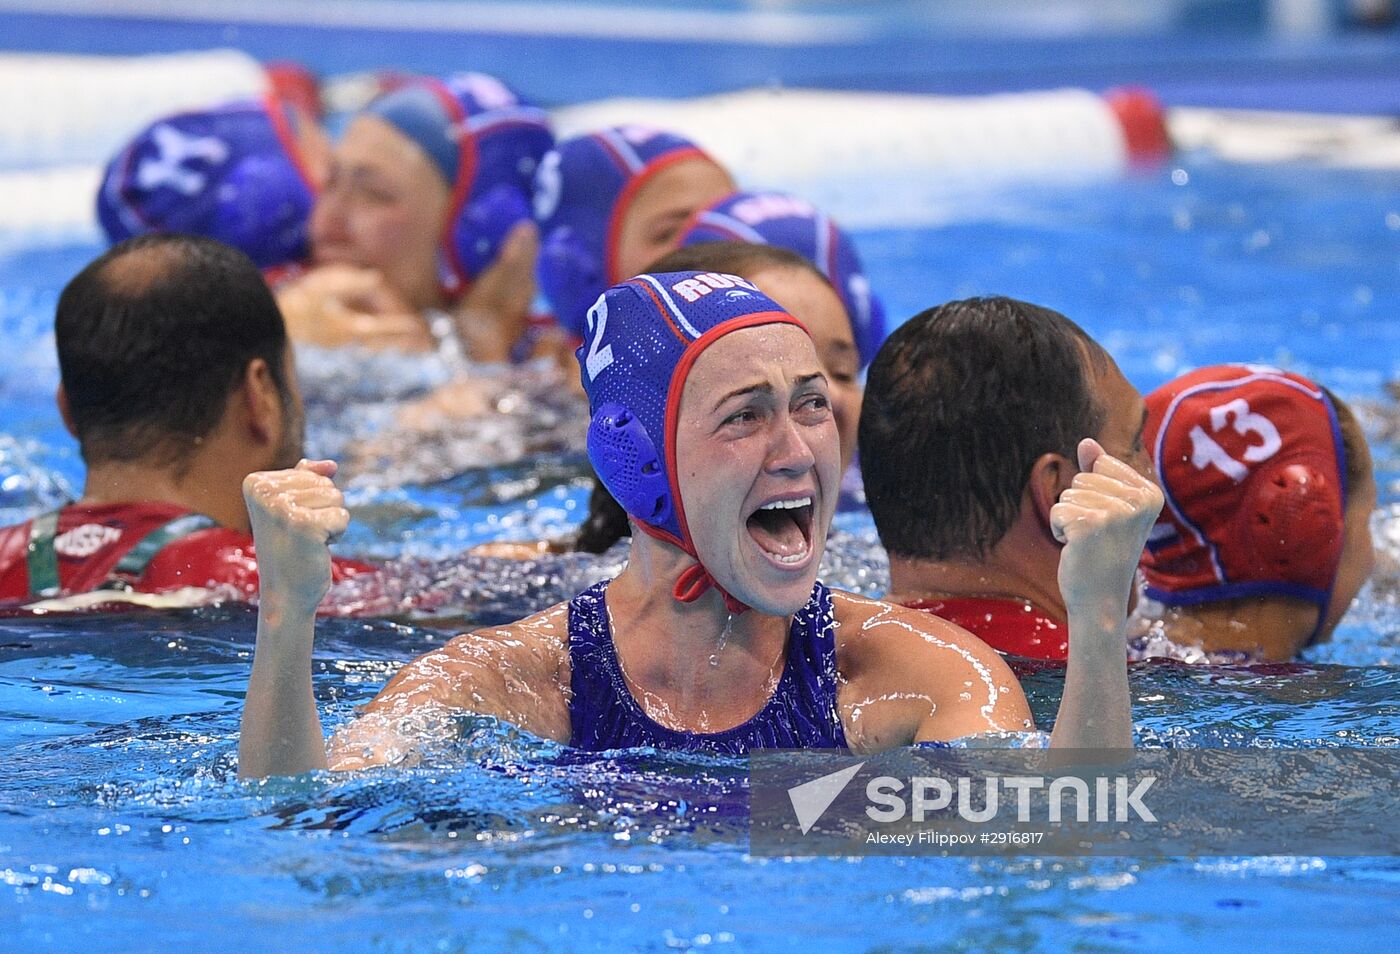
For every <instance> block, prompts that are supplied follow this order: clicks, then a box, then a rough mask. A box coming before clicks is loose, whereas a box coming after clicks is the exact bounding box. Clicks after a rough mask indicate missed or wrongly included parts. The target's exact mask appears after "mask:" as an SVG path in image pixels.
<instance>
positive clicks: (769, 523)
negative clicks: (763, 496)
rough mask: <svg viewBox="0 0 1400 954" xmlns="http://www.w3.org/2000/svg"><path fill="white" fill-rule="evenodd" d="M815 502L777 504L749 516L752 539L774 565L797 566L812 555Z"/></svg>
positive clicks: (801, 499) (796, 500)
mask: <svg viewBox="0 0 1400 954" xmlns="http://www.w3.org/2000/svg"><path fill="white" fill-rule="evenodd" d="M812 514H813V509H812V498H811V497H797V498H794V499H792V500H774V501H771V502H769V503H766V504H764V505H763V506H762V507H759V508H758V509H757V510H755V511H754V512H753V513H751V514H749V519H748V528H749V536H751V537H753V541H754V543H756V544H758V548H759V549H760V550H762V551H763V552H764V553H765V554H767V555H768V556H769V558H771V559H772V560H773V562H775V563H778V564H782V565H787V566H795V565H797V564H800V563H802V562H803V561H804V560H806V559H807V556H808V555H809V554H810V553H811V552H812Z"/></svg>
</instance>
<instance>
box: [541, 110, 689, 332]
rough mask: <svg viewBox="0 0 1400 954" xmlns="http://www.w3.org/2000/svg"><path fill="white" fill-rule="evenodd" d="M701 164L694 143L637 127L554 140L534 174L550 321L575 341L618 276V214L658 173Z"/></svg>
mask: <svg viewBox="0 0 1400 954" xmlns="http://www.w3.org/2000/svg"><path fill="white" fill-rule="evenodd" d="M697 157H698V158H702V159H708V158H709V157H708V156H706V154H705V153H704V152H703V151H701V149H700V148H699V147H698V146H696V145H695V144H694V143H693V142H691V141H690V140H688V139H685V138H683V137H681V136H677V135H675V134H674V133H668V132H662V131H660V130H657V129H649V128H647V127H644V126H621V127H617V128H614V129H602V130H599V131H598V132H595V133H590V134H588V135H585V136H576V137H574V138H572V139H567V140H565V141H564V142H561V143H560V144H559V146H558V148H557V149H555V151H554V152H552V153H550V154H549V155H548V156H546V157H545V159H544V161H543V162H542V163H541V164H540V170H539V173H538V174H537V175H536V176H535V219H536V220H537V221H538V222H539V223H540V268H539V274H540V285H541V287H542V289H543V291H544V293H545V297H547V298H548V299H549V302H550V305H551V306H552V307H553V308H554V317H555V319H556V320H557V321H558V322H559V324H560V325H562V326H563V327H564V328H565V329H567V330H568V331H570V332H572V333H573V334H574V335H577V336H580V337H582V336H583V334H584V315H585V314H586V313H587V311H588V309H589V306H591V305H592V304H593V302H594V301H595V300H596V299H597V298H598V296H599V295H601V294H602V293H603V291H604V289H606V288H607V287H608V286H609V285H612V284H615V283H616V282H619V281H621V280H622V279H624V278H628V277H629V276H627V275H620V274H618V270H617V266H616V263H615V258H616V255H617V242H618V238H619V232H620V228H621V223H622V219H623V216H625V215H626V214H627V208H628V206H629V205H630V204H631V201H632V198H633V197H634V196H635V195H636V193H637V191H638V190H639V189H640V188H641V187H642V186H643V185H644V184H645V183H646V182H647V181H648V180H649V179H651V177H652V176H654V175H656V174H657V173H658V172H660V171H661V170H663V169H665V168H667V167H669V166H670V165H672V164H673V163H676V162H679V161H681V160H684V159H691V158H697Z"/></svg>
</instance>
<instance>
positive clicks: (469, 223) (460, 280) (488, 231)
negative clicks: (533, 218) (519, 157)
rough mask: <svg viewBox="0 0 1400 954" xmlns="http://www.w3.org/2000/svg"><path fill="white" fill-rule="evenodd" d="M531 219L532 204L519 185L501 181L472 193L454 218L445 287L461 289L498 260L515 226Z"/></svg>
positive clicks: (454, 290)
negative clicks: (481, 190) (478, 193)
mask: <svg viewBox="0 0 1400 954" xmlns="http://www.w3.org/2000/svg"><path fill="white" fill-rule="evenodd" d="M528 218H530V206H529V204H528V203H527V202H526V200H525V195H524V193H522V192H521V191H520V190H519V189H518V188H515V187H513V186H510V185H506V184H504V183H503V184H501V185H497V186H495V187H494V188H491V189H488V190H486V191H485V192H484V194H482V195H480V196H475V195H474V196H472V197H471V199H470V200H469V201H467V202H466V203H465V204H464V205H463V207H462V210H461V212H459V213H458V214H457V217H456V218H455V219H454V220H453V221H452V224H451V229H450V233H449V235H448V238H447V241H446V243H445V244H444V248H443V254H444V256H445V257H447V258H448V259H449V261H450V262H451V264H450V265H447V266H446V267H445V269H444V273H443V279H444V280H443V286H444V288H446V289H447V290H448V291H449V292H450V293H454V294H455V293H457V292H460V291H461V290H462V289H463V287H464V286H465V284H466V281H465V279H473V278H476V277H477V276H478V275H480V274H481V273H482V272H484V271H485V270H486V269H487V268H488V267H490V265H491V264H492V263H493V262H494V261H495V260H496V256H498V255H499V254H500V252H501V245H502V244H503V243H504V242H505V240H506V236H507V235H509V234H510V230H511V229H513V228H515V226H516V225H517V224H518V223H520V222H523V221H525V220H526V219H528Z"/></svg>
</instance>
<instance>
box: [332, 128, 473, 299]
mask: <svg viewBox="0 0 1400 954" xmlns="http://www.w3.org/2000/svg"><path fill="white" fill-rule="evenodd" d="M450 202H451V193H450V191H449V189H448V184H447V182H446V181H445V180H444V179H443V177H442V172H441V171H440V170H439V169H438V168H437V166H435V165H434V164H433V163H432V161H431V160H430V159H429V158H428V157H427V155H426V154H424V152H423V150H422V149H420V148H419V147H418V145H417V144H416V143H414V142H413V141H412V140H410V139H409V138H408V137H407V136H405V135H403V134H402V133H400V132H399V131H398V130H397V129H395V128H394V127H393V126H392V125H390V124H389V123H387V122H385V121H384V120H382V119H380V118H379V117H377V116H360V117H358V118H357V119H355V121H354V122H352V123H351V124H350V128H349V129H348V130H347V131H346V133H345V138H344V139H342V140H341V141H340V143H339V144H338V145H337V146H336V147H335V151H334V153H333V155H332V158H331V163H330V172H329V175H328V176H327V179H326V184H325V187H324V189H322V191H321V193H320V195H319V196H317V199H316V205H315V207H314V208H313V209H312V210H311V254H312V259H313V261H314V262H315V263H316V264H318V265H327V264H335V263H341V264H349V265H356V266H359V267H361V268H373V269H377V270H378V271H379V272H380V273H382V274H383V276H384V278H385V280H386V281H388V283H389V284H390V286H391V287H392V288H393V289H394V290H395V291H397V292H398V293H399V294H400V295H401V296H402V297H403V298H404V300H405V301H406V302H407V303H408V304H409V305H411V306H412V307H414V308H416V309H420V310H421V309H423V308H429V307H436V306H440V305H441V304H442V292H441V290H440V289H439V287H438V278H437V254H438V243H439V240H440V239H441V236H442V231H443V227H444V224H445V220H446V218H447V212H448V207H449V204H450Z"/></svg>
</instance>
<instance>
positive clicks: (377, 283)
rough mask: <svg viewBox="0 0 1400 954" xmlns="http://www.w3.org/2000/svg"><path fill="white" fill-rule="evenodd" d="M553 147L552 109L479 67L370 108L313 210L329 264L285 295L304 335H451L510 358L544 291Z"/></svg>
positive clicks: (413, 84) (377, 338) (344, 144)
mask: <svg viewBox="0 0 1400 954" xmlns="http://www.w3.org/2000/svg"><path fill="white" fill-rule="evenodd" d="M553 141H554V140H553V134H552V133H551V131H550V126H549V121H548V117H547V115H546V114H545V112H544V111H543V110H541V109H537V108H535V107H533V106H531V105H529V104H528V103H525V102H524V101H522V100H521V99H520V97H519V96H517V95H516V94H515V93H514V92H513V91H512V90H510V89H509V88H508V87H507V86H506V85H505V84H503V83H501V82H500V81H499V80H497V79H495V78H493V77H490V76H486V75H484V74H480V73H459V74H455V75H452V76H449V77H448V78H446V79H445V80H441V81H439V80H436V79H428V78H422V79H414V80H410V81H408V82H406V83H404V84H403V85H401V86H399V87H398V88H396V89H394V90H392V91H390V92H388V93H386V94H384V95H383V96H380V97H379V98H377V99H376V100H374V101H373V102H371V103H370V105H369V106H368V107H366V108H365V109H364V110H363V111H362V112H361V113H360V114H359V115H358V116H356V117H355V119H354V120H353V121H351V123H350V125H349V127H348V128H347V129H346V132H345V136H344V138H343V139H342V140H341V141H340V142H339V143H338V144H337V145H336V148H335V152H334V155H333V158H332V162H331V167H330V175H329V177H328V178H327V181H326V185H325V188H324V190H323V191H322V192H321V194H320V195H319V196H318V197H317V201H316V205H315V208H314V209H313V211H312V214H311V223H310V230H311V252H312V260H313V263H314V264H315V265H316V266H318V268H316V269H313V271H312V272H311V273H310V274H308V275H306V276H303V277H302V278H300V279H298V280H297V281H295V282H293V283H291V284H289V285H287V286H286V287H284V288H281V289H279V295H278V299H279V303H281V304H282V306H283V310H284V311H285V312H286V314H287V320H288V324H289V329H290V330H291V332H292V334H293V337H295V338H296V339H297V340H305V341H310V342H313V343H318V344H326V345H334V344H341V343H360V344H366V345H371V346H374V345H385V344H388V345H394V346H398V347H407V348H420V349H422V348H428V347H431V346H432V344H433V342H434V341H435V339H437V338H441V337H443V336H444V335H446V334H448V333H449V332H452V333H455V334H458V335H460V336H461V337H462V339H463V340H464V341H465V342H466V344H467V350H468V353H469V354H470V356H471V357H473V358H475V359H477V360H488V361H489V360H504V359H506V358H507V357H509V356H510V353H511V351H512V349H515V348H518V347H520V346H521V343H522V338H523V337H524V336H525V335H526V333H527V324H528V323H527V320H526V319H527V314H526V313H527V309H528V307H529V304H530V300H531V298H532V297H533V295H534V267H535V251H536V234H535V230H534V226H533V225H532V224H530V189H531V182H532V179H533V176H534V173H535V169H536V166H537V164H538V162H539V160H540V159H541V157H543V156H544V154H545V153H546V152H547V151H548V150H549V148H550V147H551V146H552V145H553ZM434 312H441V313H443V314H444V315H446V316H449V317H450V319H451V320H449V321H448V322H447V324H446V325H443V323H442V322H436V323H434V322H432V321H430V320H429V318H428V315H429V314H430V313H434ZM452 329H455V331H452Z"/></svg>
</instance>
